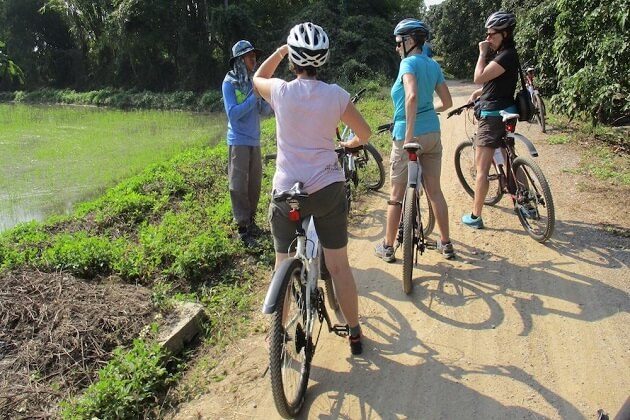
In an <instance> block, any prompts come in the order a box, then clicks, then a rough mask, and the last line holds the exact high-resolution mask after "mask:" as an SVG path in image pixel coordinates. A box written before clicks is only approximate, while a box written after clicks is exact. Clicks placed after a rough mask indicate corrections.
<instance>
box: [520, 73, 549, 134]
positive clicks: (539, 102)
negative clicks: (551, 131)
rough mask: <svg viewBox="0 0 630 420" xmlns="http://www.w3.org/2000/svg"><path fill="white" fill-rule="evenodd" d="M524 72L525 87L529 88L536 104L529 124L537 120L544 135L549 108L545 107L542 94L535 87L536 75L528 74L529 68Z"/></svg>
mask: <svg viewBox="0 0 630 420" xmlns="http://www.w3.org/2000/svg"><path fill="white" fill-rule="evenodd" d="M523 71H524V72H525V86H526V87H527V90H529V93H530V94H531V95H532V103H533V104H534V116H533V117H532V119H531V120H530V121H529V122H530V123H531V122H533V121H534V120H536V121H537V122H538V124H539V125H540V129H541V131H542V132H543V133H546V132H547V126H546V115H547V108H546V107H545V102H544V101H543V99H542V97H541V96H540V92H539V91H538V89H536V86H535V85H534V75H533V74H531V75H530V74H529V73H528V72H527V68H524V69H523Z"/></svg>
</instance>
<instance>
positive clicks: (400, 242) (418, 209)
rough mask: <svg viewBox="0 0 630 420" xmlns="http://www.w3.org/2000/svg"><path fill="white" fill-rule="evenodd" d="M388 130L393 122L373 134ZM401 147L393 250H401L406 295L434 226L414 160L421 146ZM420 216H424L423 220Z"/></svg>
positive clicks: (420, 173) (420, 172) (416, 158)
mask: <svg viewBox="0 0 630 420" xmlns="http://www.w3.org/2000/svg"><path fill="white" fill-rule="evenodd" d="M392 127H393V123H390V124H385V125H381V126H380V127H378V129H377V134H380V133H383V132H385V131H390V132H391V130H392ZM403 148H404V149H405V151H406V152H407V155H408V156H409V162H408V163H407V189H406V190H405V195H404V197H403V202H402V212H401V215H400V223H399V224H398V234H397V235H396V242H395V244H394V250H397V249H398V248H399V247H400V246H402V248H403V258H402V262H403V264H402V266H403V273H402V277H403V291H404V292H405V293H406V294H410V293H411V292H412V290H413V281H412V280H413V277H412V275H413V267H414V265H415V264H417V262H418V252H419V253H420V255H422V254H423V253H424V251H425V250H426V249H427V248H432V247H434V246H435V245H436V244H435V243H434V242H431V241H429V240H428V236H429V235H430V234H431V232H433V228H434V227H435V215H434V214H433V208H432V207H431V202H430V201H429V197H428V196H427V194H426V191H424V185H423V181H422V165H421V164H420V161H419V160H418V156H419V155H421V154H422V146H420V144H418V143H407V144H405V145H404V146H403ZM422 195H424V196H425V197H426V200H421V199H420V197H421V196H422ZM423 215H425V216H426V220H424V221H423V218H422V216H423Z"/></svg>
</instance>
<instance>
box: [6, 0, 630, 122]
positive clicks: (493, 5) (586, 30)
mask: <svg viewBox="0 0 630 420" xmlns="http://www.w3.org/2000/svg"><path fill="white" fill-rule="evenodd" d="M499 9H502V10H508V11H512V12H514V13H516V15H517V20H518V25H517V31H516V39H517V46H518V50H519V54H520V56H521V64H522V65H525V64H526V63H529V64H532V65H534V66H535V67H536V69H537V71H538V79H537V81H538V84H539V87H540V89H541V90H542V92H543V94H544V95H545V96H548V97H550V96H552V95H555V96H554V98H553V101H552V104H553V105H554V106H555V109H556V110H557V111H559V112H563V113H566V114H568V115H570V116H580V117H581V118H584V117H585V116H587V117H588V118H590V119H592V120H593V121H601V122H609V123H615V122H616V123H623V122H624V121H625V120H627V117H628V115H629V113H630V105H629V101H628V99H627V98H628V96H629V88H628V80H627V79H628V78H627V75H628V74H629V73H630V68H629V65H630V64H629V63H630V56H629V55H630V52H629V49H628V44H629V42H628V41H629V39H628V38H629V35H628V34H629V33H630V31H628V15H629V13H630V12H629V10H630V9H628V7H627V1H626V0H610V1H608V2H605V1H603V0H592V1H591V0H445V1H444V2H443V3H441V4H439V5H436V6H431V7H430V8H429V9H428V10H427V9H426V8H425V6H424V2H423V1H418V0H363V1H361V2H356V1H350V0H303V1H298V0H239V1H236V0H232V1H229V0H0V40H3V41H5V42H6V48H4V49H3V54H5V55H1V56H0V57H2V60H3V61H2V62H3V63H6V64H5V65H4V69H5V71H8V68H9V67H8V63H9V60H8V58H4V57H7V55H8V56H10V57H11V58H12V62H13V63H14V64H15V65H17V66H15V67H13V66H12V67H11V68H12V69H14V71H12V73H11V74H12V75H13V77H3V79H2V80H0V89H3V90H10V89H15V88H16V86H17V85H18V83H19V82H20V78H19V77H16V76H17V75H18V73H17V70H15V69H17V68H18V66H19V68H21V69H23V71H24V87H26V88H27V89H34V88H39V87H56V88H73V89H79V90H87V89H108V88H122V89H128V90H131V91H144V90H152V91H157V92H168V91H175V90H185V91H194V92H201V91H206V90H210V89H218V87H219V86H220V83H221V80H222V78H223V76H224V74H225V72H226V71H227V70H228V68H227V67H228V64H227V63H228V60H229V58H230V48H231V46H232V44H233V43H234V42H236V41H238V40H239V39H249V40H250V41H252V42H253V43H254V45H255V46H256V47H258V48H260V49H262V50H263V52H264V55H268V54H270V53H272V52H273V51H274V50H275V48H276V47H277V46H279V45H280V44H281V43H283V42H284V39H285V37H286V34H287V33H288V30H289V29H290V27H291V26H293V25H294V24H295V23H298V22H300V21H305V20H310V21H313V22H316V23H318V24H320V25H322V26H323V27H324V28H325V29H326V30H327V32H328V34H329V35H330V37H331V40H332V47H331V59H330V65H328V66H326V67H325V68H323V69H322V72H321V74H320V76H321V77H322V78H323V79H325V80H334V81H336V82H338V83H341V84H348V83H354V82H355V81H357V80H360V79H366V78H369V79H375V80H386V79H391V78H392V77H393V76H394V75H395V74H396V71H397V68H398V63H399V59H398V57H397V55H396V53H395V50H394V45H393V36H392V29H393V27H394V26H395V24H396V23H397V22H398V21H399V20H400V19H402V18H405V17H421V18H423V19H425V20H426V21H427V22H428V23H429V25H430V26H431V27H432V35H433V48H434V50H435V51H436V53H437V55H439V56H440V57H441V60H442V61H441V62H442V65H443V67H444V69H445V70H446V72H447V73H450V74H452V75H454V76H456V77H460V78H468V79H469V78H471V76H472V73H473V69H474V65H475V62H476V56H477V53H478V46H477V44H478V42H479V41H480V40H482V39H484V36H485V35H484V34H485V28H484V27H483V23H484V21H485V19H486V17H487V16H488V15H489V14H490V13H492V12H493V11H496V10H499ZM280 71H284V72H286V71H287V70H286V68H282V69H281V70H280ZM624 118H625V119H624Z"/></svg>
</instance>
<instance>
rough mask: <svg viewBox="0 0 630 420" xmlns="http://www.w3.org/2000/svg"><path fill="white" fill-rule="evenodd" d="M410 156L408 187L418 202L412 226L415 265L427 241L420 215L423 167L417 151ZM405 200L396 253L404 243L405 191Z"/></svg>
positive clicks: (410, 153)
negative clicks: (412, 190)
mask: <svg viewBox="0 0 630 420" xmlns="http://www.w3.org/2000/svg"><path fill="white" fill-rule="evenodd" d="M407 153H408V155H409V162H408V163H407V187H408V188H409V187H411V188H414V189H415V191H416V193H415V194H414V195H413V197H411V199H412V200H415V201H416V205H415V208H416V214H415V217H414V218H413V226H411V229H412V232H414V234H413V237H412V241H413V248H414V250H415V252H414V258H413V259H414V264H417V263H418V251H420V255H422V254H423V253H424V251H425V249H426V241H425V238H424V229H423V226H422V217H421V215H420V196H421V195H422V166H420V164H419V163H418V161H417V160H418V154H417V150H416V149H407ZM404 197H405V198H404V199H403V203H402V209H401V210H402V211H401V213H400V223H399V224H398V236H397V237H396V247H395V249H394V251H396V250H397V249H398V247H400V245H401V244H402V242H403V232H404V230H405V226H404V223H403V214H404V208H405V201H406V200H407V194H406V191H405V196H404Z"/></svg>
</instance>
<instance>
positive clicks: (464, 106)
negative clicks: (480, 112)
mask: <svg viewBox="0 0 630 420" xmlns="http://www.w3.org/2000/svg"><path fill="white" fill-rule="evenodd" d="M473 106H475V102H470V103H468V104H464V105H462V106H460V107H459V108H455V109H453V110H451V111H449V112H448V114H447V116H446V118H451V117H452V116H453V115H459V114H461V113H462V111H463V110H465V109H468V108H472V107H473Z"/></svg>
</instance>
